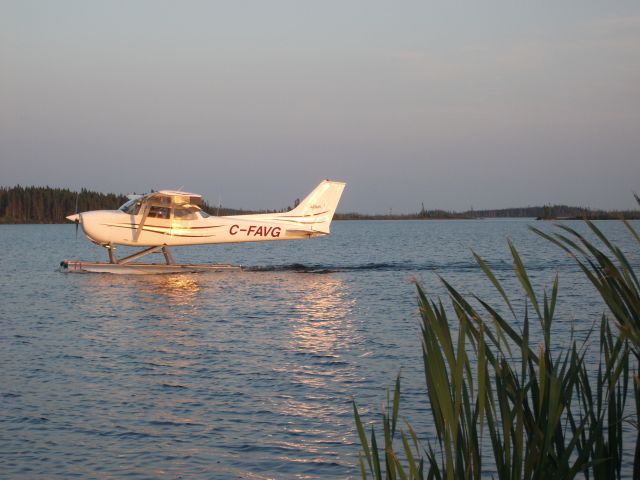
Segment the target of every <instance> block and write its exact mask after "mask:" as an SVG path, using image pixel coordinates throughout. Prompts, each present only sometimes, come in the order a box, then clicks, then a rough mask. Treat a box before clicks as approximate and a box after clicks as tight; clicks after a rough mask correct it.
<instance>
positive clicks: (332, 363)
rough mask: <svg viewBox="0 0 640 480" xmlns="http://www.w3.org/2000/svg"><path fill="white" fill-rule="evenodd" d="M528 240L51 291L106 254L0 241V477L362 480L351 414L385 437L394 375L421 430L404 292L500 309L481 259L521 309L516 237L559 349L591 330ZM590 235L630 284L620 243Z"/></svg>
mask: <svg viewBox="0 0 640 480" xmlns="http://www.w3.org/2000/svg"><path fill="white" fill-rule="evenodd" d="M567 223H569V224H571V225H574V226H576V228H579V229H580V230H583V231H585V230H586V229H585V227H584V225H582V224H581V222H567ZM532 224H534V225H536V226H538V227H542V228H543V229H545V230H550V229H552V225H551V224H548V223H540V222H534V221H532V220H531V221H529V220H473V221H390V222H384V221H378V222H373V221H371V222H369V221H361V222H334V223H333V225H332V230H333V234H332V235H331V236H330V237H327V238H321V239H315V240H311V241H297V242H296V241H292V242H272V243H265V244H243V245H219V246H202V247H193V248H182V249H180V248H178V249H174V254H175V255H176V257H177V259H178V261H181V262H224V263H234V264H241V265H243V266H245V267H247V271H243V272H235V273H234V272H229V273H207V274H188V275H184V274H182V275H153V276H118V275H107V274H65V273H61V272H59V271H58V270H57V267H58V264H59V262H60V261H61V260H63V259H76V260H97V259H99V260H106V258H107V257H106V252H105V251H104V250H103V249H101V248H99V247H96V246H94V245H93V244H91V243H90V242H89V241H87V240H86V238H84V236H83V235H79V237H78V239H77V240H76V239H75V238H74V226H73V225H0V265H1V266H2V277H0V293H1V297H0V302H1V303H0V365H1V370H0V477H3V476H6V477H7V478H72V477H79V478H116V477H117V478H122V477H124V478H154V477H155V478H250V479H262V478H359V472H358V469H357V466H356V465H357V455H358V450H359V443H358V440H357V435H356V433H355V428H354V421H353V411H352V405H351V401H352V399H355V400H356V401H357V403H358V406H359V408H360V410H361V414H362V415H363V416H364V418H365V420H366V421H367V422H371V421H374V420H375V422H376V423H378V424H379V421H380V418H379V412H380V406H381V404H382V403H383V402H385V399H386V389H387V388H390V387H392V386H393V383H394V381H395V377H396V375H397V373H398V372H399V371H400V369H402V382H403V387H402V391H403V394H402V403H401V416H402V417H404V418H406V419H407V420H409V421H410V422H411V423H412V424H413V426H414V427H415V428H416V430H418V431H419V432H420V433H421V435H422V436H423V438H430V435H431V433H432V432H433V430H432V424H431V420H430V416H429V410H428V404H427V401H426V392H425V387H424V377H423V372H422V368H421V364H422V358H421V347H420V339H419V333H420V328H419V320H420V319H419V315H418V311H417V304H416V293H415V286H414V285H413V284H412V283H411V279H414V278H415V279H418V280H419V281H421V282H422V284H423V286H424V287H425V289H426V290H427V291H428V292H429V293H431V294H434V295H438V294H442V292H443V288H442V286H441V284H440V281H439V279H438V275H441V276H443V277H444V278H446V279H447V280H448V281H450V283H452V284H453V285H454V286H456V287H459V288H460V289H461V291H463V292H465V293H471V292H472V293H476V294H478V295H479V296H481V297H482V298H483V299H487V300H489V301H490V303H493V304H494V305H498V306H499V305H501V303H500V302H499V298H498V296H497V295H496V293H495V291H494V290H493V288H492V287H491V286H490V284H489V282H488V281H486V280H485V278H484V276H483V274H482V272H481V270H480V269H479V268H478V267H477V266H476V264H475V262H474V260H473V257H472V254H471V249H473V250H474V251H476V252H477V253H478V254H480V255H481V256H483V257H484V258H485V259H486V260H487V261H488V262H489V264H490V265H491V266H492V267H493V268H494V270H495V272H496V275H497V276H498V277H499V278H500V279H502V280H504V281H505V282H506V285H507V286H508V289H509V293H510V294H511V295H512V296H513V298H514V299H516V300H518V301H517V302H516V304H517V305H518V308H521V309H524V296H523V294H522V293H521V292H520V291H519V290H518V289H517V287H516V283H515V279H514V276H513V274H512V270H511V264H512V261H511V257H510V255H509V250H508V247H507V238H511V239H512V240H513V242H514V243H515V244H516V246H517V248H518V249H519V251H520V253H521V255H522V257H523V260H524V262H525V264H526V265H527V267H528V269H529V273H530V274H531V277H532V279H533V283H534V285H535V287H536V288H537V291H538V292H541V291H542V288H543V286H545V285H546V286H550V285H551V283H552V281H553V279H554V277H555V275H556V273H558V274H559V276H560V298H559V305H558V314H557V320H556V323H555V324H554V334H555V336H556V339H557V342H556V344H557V345H562V343H563V342H567V341H568V340H569V338H568V332H569V331H570V328H569V327H570V326H574V327H575V329H576V331H577V332H578V333H577V334H578V335H581V334H584V332H586V331H587V330H588V329H589V328H590V327H591V325H592V323H593V322H594V321H596V320H597V319H598V318H599V317H600V315H601V313H602V311H603V308H604V307H603V306H602V305H601V304H600V302H599V300H598V298H597V295H596V294H595V292H594V290H593V288H592V287H591V286H590V285H589V284H587V282H586V280H585V279H584V278H583V276H582V274H580V272H579V271H578V270H577V268H576V266H575V264H574V263H573V262H572V261H571V260H570V259H569V258H567V257H566V255H564V254H563V253H562V252H561V251H560V250H559V249H558V248H556V247H553V246H552V245H551V244H549V243H548V242H546V241H545V240H543V239H541V238H540V237H538V236H536V235H535V234H533V233H531V232H530V231H529V230H528V228H527V227H528V225H532ZM597 224H598V225H599V226H600V227H601V228H602V229H603V230H604V231H605V232H606V233H607V234H608V235H609V238H610V239H612V240H614V241H615V242H617V243H618V244H619V245H620V246H621V247H622V248H623V250H625V251H626V252H627V253H628V255H629V257H630V259H631V262H632V264H633V265H635V266H636V268H637V267H638V265H639V264H640V258H639V251H638V247H637V244H635V245H634V244H633V241H632V239H631V237H630V235H629V234H628V232H627V231H626V228H625V227H624V225H622V224H621V223H620V222H597ZM634 225H635V227H636V228H640V225H639V224H638V222H634ZM126 251H127V250H125V249H122V251H121V252H119V254H120V255H124V254H125V253H126ZM162 258H163V257H162V256H161V255H158V256H157V257H156V259H155V260H154V261H156V262H162Z"/></svg>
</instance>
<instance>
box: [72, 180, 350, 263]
mask: <svg viewBox="0 0 640 480" xmlns="http://www.w3.org/2000/svg"><path fill="white" fill-rule="evenodd" d="M345 186H346V184H345V183H343V182H336V181H331V180H324V181H322V182H321V183H320V184H319V185H318V186H317V187H316V188H315V189H314V190H313V191H312V192H311V193H310V194H309V195H307V197H305V199H304V200H302V201H301V202H300V203H299V204H298V205H297V206H295V207H294V208H293V209H292V210H290V211H288V212H283V213H262V214H255V215H235V216H213V215H210V214H208V213H207V212H205V211H204V210H203V209H202V206H203V203H204V202H203V199H202V196H201V195H198V194H195V193H188V192H182V191H175V190H160V191H157V192H152V193H149V194H146V195H129V196H128V201H127V202H126V203H125V204H124V205H122V206H121V207H120V208H119V209H118V210H95V211H89V212H82V213H75V214H73V215H69V216H68V217H66V218H67V219H68V220H69V221H71V222H74V223H75V224H76V232H77V229H78V227H81V228H82V231H83V232H84V234H85V235H86V236H87V238H88V239H89V240H90V241H92V242H93V243H95V244H96V245H100V246H101V247H104V248H105V249H106V250H107V252H108V258H109V261H108V262H83V261H77V260H63V261H62V262H61V263H60V266H61V268H62V269H63V271H66V272H98V273H127V274H143V273H180V272H201V271H227V270H237V269H241V268H242V267H240V266H237V265H227V264H180V263H177V262H176V261H175V257H174V256H173V253H172V252H171V250H170V248H171V247H180V246H188V245H208V244H217V243H238V242H266V241H276V240H303V239H310V238H315V237H322V236H326V235H329V233H330V228H329V227H330V225H331V220H332V219H333V215H334V213H335V211H336V208H337V206H338V202H339V201H340V197H341V195H342V192H343V190H344V188H345ZM120 245H122V246H127V247H141V248H142V249H141V250H139V251H137V252H136V253H133V254H131V255H128V256H126V257H123V258H118V256H117V255H116V247H117V246H120ZM159 251H162V253H163V254H164V259H165V263H142V262H137V261H136V260H139V259H140V258H141V257H144V256H145V255H148V254H150V253H154V252H159Z"/></svg>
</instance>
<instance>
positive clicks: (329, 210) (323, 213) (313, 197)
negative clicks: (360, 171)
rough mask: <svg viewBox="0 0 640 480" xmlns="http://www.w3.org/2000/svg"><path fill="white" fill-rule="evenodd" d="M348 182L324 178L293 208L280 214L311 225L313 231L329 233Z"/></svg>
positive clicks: (302, 223) (291, 219) (282, 216)
mask: <svg viewBox="0 0 640 480" xmlns="http://www.w3.org/2000/svg"><path fill="white" fill-rule="evenodd" d="M345 186H346V183H343V182H334V181H331V180H324V181H322V182H321V183H320V185H318V186H317V187H316V188H315V189H313V191H312V192H311V193H310V194H309V195H307V196H306V197H305V199H304V200H302V202H300V204H299V205H298V206H297V207H296V208H294V209H293V210H291V211H289V212H287V213H283V214H282V215H280V217H281V218H283V219H285V218H286V219H288V220H290V221H295V222H296V223H299V224H301V225H306V226H308V227H311V229H312V230H313V231H316V232H320V233H329V225H330V224H331V220H332V219H333V214H334V213H335V212H336V208H337V207H338V202H339V201H340V197H341V196H342V191H343V190H344V187H345Z"/></svg>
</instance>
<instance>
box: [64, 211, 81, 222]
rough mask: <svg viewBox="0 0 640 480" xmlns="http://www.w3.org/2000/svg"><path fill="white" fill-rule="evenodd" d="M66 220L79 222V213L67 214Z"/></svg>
mask: <svg viewBox="0 0 640 480" xmlns="http://www.w3.org/2000/svg"><path fill="white" fill-rule="evenodd" d="M67 220H69V221H70V222H76V223H80V220H81V218H80V214H79V213H75V214H73V215H69V216H67Z"/></svg>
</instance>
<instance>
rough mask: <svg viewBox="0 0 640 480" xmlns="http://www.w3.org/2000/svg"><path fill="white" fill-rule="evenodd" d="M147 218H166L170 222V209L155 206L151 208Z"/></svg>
mask: <svg viewBox="0 0 640 480" xmlns="http://www.w3.org/2000/svg"><path fill="white" fill-rule="evenodd" d="M147 216H148V217H149V218H164V219H166V220H169V216H170V210H169V208H168V207H156V206H153V207H151V208H149V213H148V215H147Z"/></svg>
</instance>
